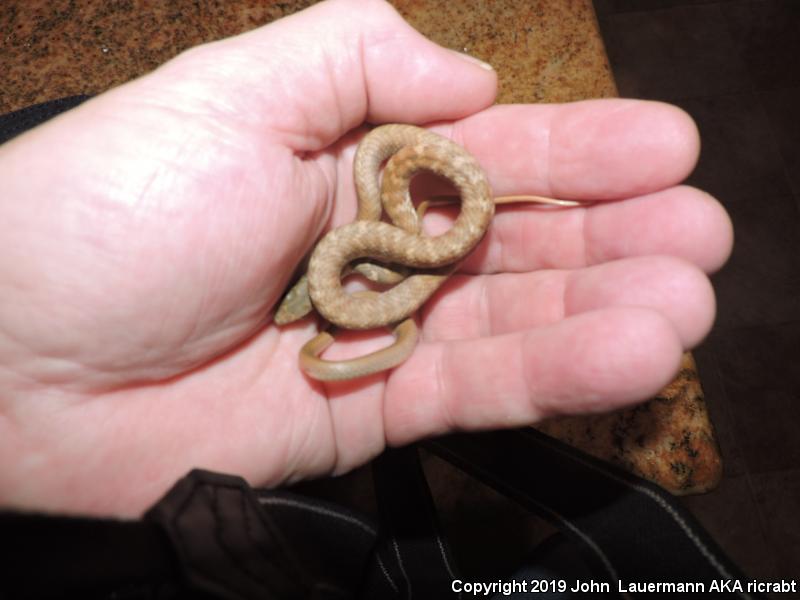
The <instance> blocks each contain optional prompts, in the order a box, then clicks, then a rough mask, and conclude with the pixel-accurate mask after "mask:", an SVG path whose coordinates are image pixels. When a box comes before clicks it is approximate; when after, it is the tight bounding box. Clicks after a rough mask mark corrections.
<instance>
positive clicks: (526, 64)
mask: <svg viewBox="0 0 800 600" xmlns="http://www.w3.org/2000/svg"><path fill="white" fill-rule="evenodd" d="M313 3H314V2H313V1H312V0H293V1H288V2H275V1H270V0H227V1H222V0H216V1H215V0H206V1H202V2H198V1H196V0H173V1H171V2H168V3H166V2H165V3H145V2H144V1H135V0H116V1H113V2H109V1H108V0H81V1H80V2H78V1H75V0H72V1H70V0H55V1H52V0H4V2H2V3H0V35H2V49H0V69H2V74H3V76H2V78H0V112H6V111H9V110H13V109H17V108H22V107H24V106H28V105H30V104H33V103H36V102H42V101H45V100H50V99H54V98H59V97H62V96H68V95H73V94H86V93H99V92H102V91H104V90H106V89H108V88H110V87H112V86H114V85H118V84H120V83H123V82H125V81H128V80H130V79H133V78H135V77H137V76H138V75H141V74H143V73H147V72H148V71H151V70H152V69H154V68H155V67H157V66H158V65H160V64H161V63H163V62H165V61H167V60H168V59H170V58H171V57H172V56H174V55H176V54H178V53H179V52H181V51H182V50H185V49H187V48H190V47H192V46H195V45H197V44H201V43H203V42H207V41H212V40H215V39H219V38H223V37H227V36H230V35H235V34H237V33H241V32H243V31H247V30H249V29H253V28H255V27H258V26H259V25H262V24H264V23H268V22H270V21H273V20H275V19H277V18H280V17H282V16H285V15H288V14H291V13H293V12H295V11H297V10H300V9H302V8H305V7H306V6H309V5H310V4H313ZM393 4H394V5H395V7H396V8H397V9H398V11H399V12H400V13H401V14H402V15H403V16H404V17H405V18H406V19H407V20H408V21H409V22H410V23H411V24H412V25H413V26H414V27H416V28H417V29H418V30H420V31H421V32H423V33H424V34H425V35H427V36H428V37H430V38H431V39H433V40H434V41H436V42H438V43H440V44H442V45H444V46H447V47H450V48H453V49H455V50H460V51H462V52H468V53H469V54H472V55H474V56H476V57H478V58H481V59H482V60H485V61H487V62H490V63H491V64H492V65H494V67H495V69H496V70H497V72H498V75H499V79H500V95H499V99H498V101H499V102H563V101H570V100H580V99H585V98H597V97H611V96H615V95H616V88H615V86H614V82H613V78H612V77H611V73H610V70H609V67H608V62H607V59H606V55H605V52H604V49H603V44H602V40H601V38H600V35H599V33H598V28H597V22H596V18H595V15H594V11H593V8H592V5H591V2H590V0H528V1H525V2H521V1H519V0H505V1H504V0H495V1H492V2H486V1H485V0H461V1H459V2H451V1H448V0H395V1H394V2H393ZM541 428H542V429H543V430H544V431H546V432H547V433H550V434H551V435H553V436H555V437H558V438H560V439H563V440H565V441H568V442H569V443H571V444H573V445H575V446H577V447H579V448H582V449H584V450H586V451H588V452H590V453H592V454H594V455H596V456H599V457H601V458H604V459H607V460H609V461H611V462H614V463H616V464H619V465H622V466H623V467H625V468H627V469H629V470H631V471H633V472H635V473H638V474H640V475H642V476H644V477H647V478H648V479H651V480H652V481H655V482H656V483H658V484H660V485H662V486H663V487H665V488H666V489H668V490H670V491H672V492H674V493H679V494H681V493H693V492H700V491H705V490H707V489H710V488H711V487H713V486H714V485H716V483H717V482H718V480H719V477H720V475H721V463H720V458H719V453H718V450H717V445H716V442H715V440H714V435H713V429H712V427H711V424H710V422H709V420H708V415H707V412H706V409H705V406H704V403H703V394H702V390H701V388H700V384H699V381H698V377H697V371H696V369H695V367H694V363H693V361H692V359H691V356H689V355H686V356H685V358H684V365H683V369H682V371H681V374H680V376H679V377H678V379H676V381H675V382H673V383H672V384H671V385H670V386H668V387H667V388H666V389H665V390H664V391H662V393H661V394H659V396H658V397H657V398H655V399H653V400H651V401H650V402H648V403H646V404H644V405H642V406H639V407H637V408H634V409H632V410H627V411H623V412H619V413H614V414H611V415H603V416H592V417H585V418H570V419H559V420H555V421H551V422H548V423H545V424H543V425H542V426H541Z"/></svg>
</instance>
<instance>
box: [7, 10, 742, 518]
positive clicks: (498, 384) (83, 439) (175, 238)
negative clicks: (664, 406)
mask: <svg viewBox="0 0 800 600" xmlns="http://www.w3.org/2000/svg"><path fill="white" fill-rule="evenodd" d="M495 86H496V78H495V75H494V73H493V72H492V71H491V70H488V69H486V68H484V67H482V66H480V65H479V64H476V63H475V62H473V61H471V60H469V59H467V58H465V57H462V56H459V55H457V54H455V53H452V52H450V51H448V50H445V49H442V48H440V47H438V46H435V45H434V44H432V43H431V42H429V41H427V40H425V39H424V38H423V37H421V36H420V35H419V34H418V33H416V32H415V31H414V30H413V29H411V28H410V27H408V26H407V25H406V24H405V23H404V22H403V21H402V20H401V19H400V17H399V16H398V15H397V14H396V13H394V11H393V10H392V9H391V8H390V7H388V5H386V4H384V3H382V2H378V1H375V2H371V3H366V4H365V3H358V8H356V7H354V6H353V5H352V3H351V2H349V1H348V0H341V1H333V2H327V3H323V4H320V5H317V6H315V7H314V8H312V9H309V10H307V11H304V12H303V13H300V14H298V15H295V16H293V17H290V18H287V19H284V20H282V21H280V22H277V23H275V24H273V25H270V26H268V27H265V28H261V29H259V30H256V31H253V32H251V33H248V34H245V35H242V36H239V37H236V38H232V39H229V40H225V41H223V42H218V43H214V44H209V45H206V46H202V47H199V48H196V49H193V50H191V51H189V52H187V53H185V54H184V55H182V56H180V57H178V58H177V59H175V60H173V61H172V62H170V63H168V64H166V65H164V66H163V67H161V68H160V69H158V70H157V71H155V72H154V73H152V74H150V75H148V76H146V77H144V78H142V79H139V80H137V81H134V82H132V83H130V84H128V85H125V86H122V87H120V88H117V89H115V90H112V91H110V92H108V93H106V94H104V95H102V96H99V97H97V98H95V99H93V100H91V101H90V102H87V103H85V104H84V105H82V106H80V107H79V108H77V109H75V110H73V111H70V112H69V113H66V114H64V115H62V116H60V117H58V118H56V119H54V120H53V121H52V122H50V123H48V124H46V125H44V126H42V127H39V128H37V129H35V130H33V131H31V132H29V133H27V134H25V135H23V136H21V137H19V138H18V139H16V140H14V141H12V142H10V143H8V144H6V145H5V146H3V147H2V148H0V181H2V182H3V193H2V195H1V196H0V213H1V214H0V286H2V290H0V366H1V367H2V369H0V390H1V391H2V394H0V398H2V400H1V401H0V464H2V467H0V490H2V492H0V494H2V496H0V501H2V502H4V503H5V504H10V505H16V506H25V507H30V508H46V509H52V510H69V511H81V512H94V513H111V514H123V515H135V514H138V513H140V512H141V511H142V510H143V509H144V508H146V507H147V506H148V505H150V504H151V503H152V502H153V501H155V500H156V499H157V498H158V497H159V496H160V495H161V494H162V493H163V492H164V491H165V490H166V489H167V488H168V487H169V486H170V484H171V483H172V482H173V481H174V480H175V479H176V478H178V477H179V476H181V475H182V474H183V473H185V472H186V471H188V470H189V469H190V468H192V467H194V466H198V467H204V468H209V469H215V470H220V471H226V472H232V473H238V474H241V475H243V476H245V477H247V478H248V479H249V480H250V481H251V482H252V483H254V484H267V485H278V484H281V483H284V482H287V481H292V480H296V479H299V478H304V477H310V476H314V475H321V474H330V473H335V472H342V471H345V470H347V469H350V468H353V467H354V466H356V465H358V464H361V463H363V462H364V461H366V460H368V459H370V458H371V457H373V456H375V455H376V454H378V453H379V452H380V451H381V450H382V449H383V448H384V447H385V445H386V444H387V443H388V444H402V443H406V442H410V441H412V440H415V439H419V438H421V437H423V436H426V435H432V434H435V433H441V432H445V431H449V430H453V429H480V428H488V427H504V426H515V425H522V424H526V423H532V422H535V421H536V420H538V419H540V418H542V417H543V416H546V415H549V414H556V413H579V412H587V411H599V410H607V409H611V408H616V407H619V406H623V405H625V404H630V403H632V402H635V401H639V400H642V399H645V398H646V397H647V396H648V395H650V394H652V393H654V392H656V391H657V390H658V389H659V388H660V387H661V386H663V385H664V384H665V383H667V382H668V381H669V379H670V378H671V377H672V376H673V375H674V373H675V370H676V369H677V366H678V363H679V360H680V355H681V352H682V351H683V350H684V349H686V348H689V347H691V346H693V345H694V344H696V343H698V342H699V340H701V339H702V337H703V336H704V335H705V334H706V333H707V331H708V329H709V327H710V325H711V322H712V320H713V315H714V301H713V293H712V292H711V288H710V286H709V283H708V280H707V277H706V275H705V273H707V272H709V271H712V270H714V269H716V268H718V267H719V266H720V265H721V264H722V263H723V262H724V261H725V259H726V258H727V256H728V253H729V252H730V245H731V230H730V224H729V221H728V219H727V217H726V215H725V213H724V211H723V210H722V209H721V208H720V206H719V205H718V204H717V203H716V201H714V200H713V199H712V198H710V197H708V196H707V195H705V194H704V193H702V192H700V191H698V190H695V189H692V188H688V187H681V186H676V184H677V183H678V182H680V181H681V180H682V179H683V178H684V177H685V176H686V174H687V173H688V172H689V171H690V170H691V168H692V166H693V165H694V161H695V160H696V157H697V150H698V142H697V135H696V131H695V129H694V126H693V124H692V123H691V121H690V120H689V118H688V117H687V116H686V115H685V114H683V113H682V112H680V111H679V110H677V109H675V108H672V107H669V106H666V105H661V104H657V103H645V102H635V101H622V100H608V101H594V102H585V103H578V104H573V105H563V106H555V105H552V106H496V107H492V108H487V107H488V106H489V105H490V104H491V103H492V101H493V99H494V94H495ZM365 121H366V122H370V123H381V122H406V123H419V124H423V123H434V124H435V126H434V128H435V129H436V130H437V131H439V132H440V133H443V134H445V135H448V136H449V137H452V138H453V139H455V140H456V141H457V142H459V143H461V144H463V145H464V146H465V147H466V148H467V149H468V150H469V151H470V152H472V153H473V154H474V155H475V156H476V157H477V159H478V160H479V162H480V163H481V164H482V165H483V166H484V168H485V169H486V171H487V174H488V175H489V179H490V181H491V183H492V187H493V190H494V192H495V193H496V194H498V195H500V194H513V193H538V194H543V195H550V196H556V197H562V198H574V199H584V200H597V201H598V202H597V203H596V204H594V205H593V206H592V207H591V208H581V209H569V210H536V209H530V208H514V209H503V210H502V211H500V212H499V214H498V215H497V216H496V217H495V220H494V222H493V224H492V226H491V227H490V231H489V233H488V234H487V236H486V238H485V239H484V241H483V242H482V243H481V245H480V246H479V248H478V249H477V250H476V252H475V253H474V254H473V255H472V256H471V257H470V258H469V259H468V260H467V261H466V263H465V264H464V265H463V269H462V272H461V274H459V275H457V276H454V277H453V278H451V280H450V281H449V282H448V283H447V284H446V285H445V286H444V288H443V289H442V290H441V291H440V293H438V294H437V296H436V297H435V298H434V299H433V301H432V302H431V303H429V305H428V306H427V307H426V309H425V310H424V312H423V315H422V323H423V331H422V335H423V340H422V342H421V343H420V345H419V347H418V348H417V350H416V351H415V353H414V355H413V356H412V357H411V358H410V359H409V360H408V361H407V362H406V363H405V364H403V365H402V366H401V367H399V368H398V369H396V370H395V371H393V372H391V373H390V374H389V375H386V374H384V375H380V376H375V377H372V378H368V379H366V380H363V381H356V382H348V383H338V384H330V385H328V384H320V383H318V382H314V381H312V380H310V379H308V378H306V377H305V376H303V375H302V373H301V372H300V370H299V368H298V366H297V351H298V349H299V347H300V346H301V345H302V344H303V343H304V342H305V341H307V339H308V338H309V337H310V336H311V335H312V334H313V333H314V332H315V324H314V323H313V319H311V320H305V321H302V322H300V323H298V324H295V325H292V326H289V327H285V328H283V329H280V328H277V327H275V326H274V325H272V324H271V321H270V317H271V311H272V310H273V308H274V306H275V304H276V302H277V301H278V300H279V299H280V296H281V294H282V292H283V290H284V289H285V287H286V285H287V283H289V281H290V279H291V276H292V273H293V272H294V271H295V269H296V267H297V265H298V264H299V263H300V261H301V260H302V258H303V256H304V255H305V254H306V253H307V252H308V251H309V249H310V248H311V247H312V245H313V243H314V241H315V240H316V239H317V238H318V237H319V235H320V234H321V233H323V232H324V231H326V230H327V229H328V228H330V227H332V226H336V225H339V224H342V223H345V222H347V221H349V220H351V219H352V218H353V216H354V214H355V196H354V191H353V184H352V177H351V173H350V171H351V168H352V155H353V151H354V148H355V144H356V143H357V141H358V138H359V136H360V135H361V134H363V132H364V131H365V129H363V128H360V126H361V125H362V124H363V123H364V122H365ZM607 200H612V201H613V202H604V201H607ZM622 200H624V201H622ZM433 217H434V219H433V220H432V222H431V224H430V227H431V228H432V229H433V230H434V231H435V230H436V228H437V227H439V228H441V227H444V226H446V225H444V220H440V221H437V220H436V215H433ZM380 337H381V336H378V337H377V338H376V336H366V337H365V338H364V339H356V340H354V341H352V343H349V344H347V345H342V346H340V347H338V348H333V349H331V354H330V356H332V357H335V356H337V353H344V352H348V353H351V354H360V353H363V352H365V351H366V350H368V349H372V348H373V347H374V346H375V345H380V344H382V343H385V339H380ZM383 337H385V336H383Z"/></svg>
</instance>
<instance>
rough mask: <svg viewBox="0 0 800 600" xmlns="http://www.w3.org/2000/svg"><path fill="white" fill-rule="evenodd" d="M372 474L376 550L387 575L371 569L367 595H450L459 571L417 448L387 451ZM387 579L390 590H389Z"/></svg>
mask: <svg viewBox="0 0 800 600" xmlns="http://www.w3.org/2000/svg"><path fill="white" fill-rule="evenodd" d="M372 476H373V481H374V485H375V494H376V497H377V501H378V508H379V511H380V517H381V524H382V525H383V528H382V534H383V535H382V538H381V543H380V546H379V548H378V549H377V551H378V552H379V554H380V556H381V558H382V561H383V565H384V566H385V568H386V571H387V573H388V574H389V577H388V579H387V578H381V577H379V576H378V573H377V571H375V572H373V573H372V575H373V578H372V579H371V580H369V581H367V582H366V588H365V590H364V592H363V597H364V598H379V597H380V598H412V597H413V598H441V597H446V596H448V593H449V591H450V585H451V583H452V581H453V579H455V578H456V577H458V571H457V568H456V566H455V561H454V559H453V557H452V554H451V553H450V551H449V549H448V546H447V543H446V541H445V539H444V536H443V535H442V533H441V528H440V526H439V522H438V518H437V515H436V508H435V506H434V503H433V497H432V496H431V493H430V489H429V488H428V484H427V482H426V481H425V475H424V473H423V471H422V466H421V465H420V462H419V456H418V453H417V448H416V447H415V446H410V447H407V448H400V449H390V450H387V451H386V452H384V453H383V454H382V455H381V456H379V457H378V458H377V459H376V460H375V461H374V463H373V469H372ZM388 580H391V582H392V584H393V586H392V587H391V589H387V588H386V583H387V581H388Z"/></svg>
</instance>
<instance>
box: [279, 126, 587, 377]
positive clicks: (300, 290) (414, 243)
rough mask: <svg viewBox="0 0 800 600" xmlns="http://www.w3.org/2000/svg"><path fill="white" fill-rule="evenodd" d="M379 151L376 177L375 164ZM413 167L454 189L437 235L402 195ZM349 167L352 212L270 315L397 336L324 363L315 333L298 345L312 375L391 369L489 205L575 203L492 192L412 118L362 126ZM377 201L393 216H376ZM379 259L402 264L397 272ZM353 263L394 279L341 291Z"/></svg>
mask: <svg viewBox="0 0 800 600" xmlns="http://www.w3.org/2000/svg"><path fill="white" fill-rule="evenodd" d="M387 159H388V161H387V163H386V167H385V169H384V172H383V177H382V179H381V176H380V167H381V165H382V164H383V162H384V161H386V160H387ZM420 170H427V171H432V172H433V173H435V174H437V175H440V176H442V177H444V178H446V179H448V180H449V181H451V182H452V183H453V184H454V185H455V187H456V188H457V189H458V191H459V194H460V196H461V211H460V213H459V215H458V217H457V218H456V220H455V223H454V224H453V226H452V227H451V228H450V229H449V230H448V231H447V232H445V233H443V234H442V235H439V236H435V237H430V236H427V235H424V234H422V227H421V217H422V213H423V212H424V211H425V208H426V207H427V202H425V203H422V204H421V205H420V208H419V209H416V210H415V208H414V206H413V204H412V202H411V197H410V194H409V185H410V182H411V178H412V177H413V176H414V175H415V174H416V173H417V172H419V171H420ZM353 175H354V179H355V185H356V191H357V193H358V214H357V216H356V220H355V221H354V222H352V223H349V224H347V225H343V226H341V227H338V228H336V229H333V230H332V231H330V232H328V233H327V234H326V235H325V236H324V237H323V238H322V239H321V240H320V241H319V242H318V243H317V245H316V247H315V248H314V250H313V252H312V254H311V259H310V261H309V263H308V270H307V273H306V275H305V276H303V277H302V278H301V279H300V281H298V283H297V284H295V286H294V287H293V288H292V289H291V290H290V291H289V292H288V293H287V294H286V296H285V297H284V299H283V301H282V303H281V305H280V306H279V308H278V310H277V312H276V314H275V317H274V322H275V323H276V324H278V325H283V324H286V323H291V322H292V321H295V320H297V319H299V318H302V317H303V316H305V315H306V314H308V313H309V312H310V311H311V310H312V305H313V309H316V311H317V312H318V313H319V314H320V315H322V317H324V318H325V319H326V320H327V321H329V322H330V323H333V324H334V325H336V326H338V327H341V328H345V329H374V328H376V327H383V326H387V325H395V326H394V329H393V333H394V336H395V338H396V341H395V343H394V344H393V345H392V346H390V347H388V348H385V349H383V350H379V351H377V352H373V353H371V354H368V355H366V356H362V357H359V358H355V359H351V360H344V361H327V360H324V359H321V358H319V355H320V354H321V353H322V352H323V351H324V350H325V349H326V348H327V347H328V346H329V345H330V344H331V343H332V342H333V336H332V334H331V333H329V332H327V331H323V332H321V333H320V334H319V335H317V336H316V337H315V338H313V339H312V340H311V341H310V342H308V343H307V344H306V345H305V346H303V348H302V350H301V351H300V366H301V368H302V369H303V370H304V371H305V372H306V373H307V374H308V375H309V376H311V377H313V378H315V379H320V380H328V381H330V380H344V379H354V378H358V377H363V376H366V375H370V374H372V373H377V372H380V371H384V370H386V369H390V368H393V367H395V366H397V365H399V364H400V363H402V362H403V361H405V360H406V359H407V358H408V356H409V355H410V354H411V353H412V352H413V350H414V347H415V345H416V341H417V327H416V324H415V323H414V319H413V317H412V315H413V314H414V313H415V312H416V311H417V309H419V307H420V306H422V304H424V303H425V301H426V300H428V298H430V297H431V295H432V294H433V293H434V292H435V291H436V290H437V289H438V288H439V287H440V286H441V285H442V284H443V283H444V282H445V280H446V279H447V278H448V277H449V276H450V275H451V274H452V273H453V271H454V270H455V268H456V263H457V262H458V261H459V260H460V259H462V258H464V257H465V256H466V255H467V254H469V253H470V252H471V251H472V250H473V249H474V248H475V246H476V245H477V244H478V242H480V240H481V239H482V238H483V235H484V234H485V233H486V229H487V228H488V226H489V223H490V222H491V220H492V217H493V216H494V207H495V204H500V203H510V202H537V203H544V204H555V205H560V206H574V205H577V204H578V203H577V202H573V201H568V200H555V199H552V198H544V197H541V196H504V197H500V198H492V194H491V190H490V188H489V182H488V180H487V178H486V175H485V174H484V172H483V170H482V169H481V167H480V165H479V164H478V162H477V161H476V160H475V158H474V157H473V156H472V155H471V154H469V153H468V152H467V151H466V150H465V149H464V148H462V147H461V146H459V145H458V144H456V143H454V142H452V141H450V140H448V139H447V138H444V137H442V136H440V135H437V134H435V133H432V132H430V131H427V130H425V129H421V128H419V127H414V126H412V125H383V126H380V127H377V128H375V129H373V130H372V131H371V132H370V133H369V134H367V135H366V136H365V137H364V138H363V139H362V140H361V143H360V144H359V146H358V149H357V150H356V155H355V159H354V162H353ZM384 209H385V210H386V213H387V215H388V216H389V218H390V219H391V221H392V224H389V223H385V222H382V221H380V218H381V215H382V212H383V210H384ZM359 259H369V260H370V261H377V262H379V263H381V264H382V265H384V266H380V265H377V264H372V263H371V262H364V261H359ZM354 261H358V262H354ZM388 265H403V266H405V267H407V269H406V270H403V269H400V270H399V271H398V270H396V269H395V268H394V267H393V266H388ZM353 271H358V272H359V273H361V274H363V275H364V276H366V277H367V278H368V279H371V280H372V281H376V282H379V283H394V284H395V285H394V287H392V288H390V289H388V290H386V291H384V292H380V293H379V292H372V291H370V292H357V293H354V294H348V293H347V292H345V290H344V289H343V287H342V279H343V277H345V276H346V275H347V274H349V273H351V272H353Z"/></svg>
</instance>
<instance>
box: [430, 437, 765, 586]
mask: <svg viewBox="0 0 800 600" xmlns="http://www.w3.org/2000/svg"><path fill="white" fill-rule="evenodd" d="M425 447H426V448H427V449H428V450H430V451H431V452H433V453H435V454H437V455H438V456H440V457H441V458H444V459H445V460H448V461H449V462H451V463H452V464H454V465H456V466H457V467H459V468H461V469H463V470H464V471H465V472H466V473H468V474H470V475H472V476H474V477H476V478H478V479H479V480H481V481H483V482H484V483H486V484H487V485H490V486H492V487H493V488H495V489H496V490H497V491H499V492H500V493H502V494H504V495H506V496H508V497H510V498H512V499H514V500H516V501H517V502H519V503H520V504H522V505H523V506H525V507H527V508H528V509H530V510H531V511H533V512H535V513H537V514H539V515H540V516H541V517H542V518H544V519H547V520H548V521H550V522H551V523H553V524H554V525H555V526H556V527H558V528H559V530H560V531H561V532H562V533H563V534H564V535H565V536H566V537H567V538H568V539H570V541H571V542H572V543H573V544H574V545H575V546H576V547H577V548H578V549H579V550H580V551H581V555H582V556H583V558H584V560H585V561H586V564H587V565H588V566H589V568H590V569H591V571H592V572H593V573H594V575H595V577H596V579H597V580H603V581H606V582H608V583H609V584H610V585H611V589H612V590H617V589H618V584H617V582H618V581H622V582H624V583H625V582H645V583H646V582H654V583H658V582H702V583H705V584H706V585H707V587H710V586H711V584H712V582H713V581H719V580H731V579H736V580H739V581H741V582H745V581H747V580H746V578H745V576H744V575H743V574H742V572H741V571H740V570H739V569H738V568H737V567H736V566H735V565H734V564H733V563H732V562H731V561H730V560H729V559H728V558H727V557H726V556H725V554H724V553H723V552H722V550H721V549H720V548H719V546H717V544H716V543H715V542H714V541H713V540H712V539H711V538H710V537H709V536H708V535H707V534H706V532H705V531H704V530H703V528H702V527H701V526H700V525H699V524H698V523H697V522H696V520H695V519H694V517H693V516H692V515H691V514H690V513H689V512H688V511H687V510H685V509H684V508H683V507H682V506H681V505H680V504H678V502H677V501H676V500H675V498H674V497H672V496H671V495H670V494H669V493H667V492H665V491H664V490H663V489H661V488H659V487H658V486H655V485H653V484H651V483H649V482H647V481H645V480H643V479H640V478H638V477H635V476H633V475H631V474H629V473H627V472H625V471H622V470H621V469H617V468H615V467H613V466H612V465H610V464H608V463H605V462H603V461H600V460H597V459H595V458H593V457H591V456H588V455H586V454H584V453H582V452H580V451H578V450H575V449H574V448H571V447H570V446H567V445H566V444H563V443H561V442H559V441H557V440H555V439H553V438H551V437H549V436H546V435H544V434H542V433H539V432H537V431H536V430H534V429H531V428H525V429H520V430H513V431H503V432H486V433H478V434H462V435H453V436H448V437H445V438H441V439H438V440H432V441H430V442H428V443H427V444H426V445H425ZM521 457H524V463H523V462H521V460H520V458H521ZM720 595H721V596H722V597H726V596H729V597H735V598H756V597H759V596H757V595H756V594H747V593H738V592H734V593H730V594H724V593H723V594H720ZM636 597H642V595H641V594H637V596H636Z"/></svg>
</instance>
